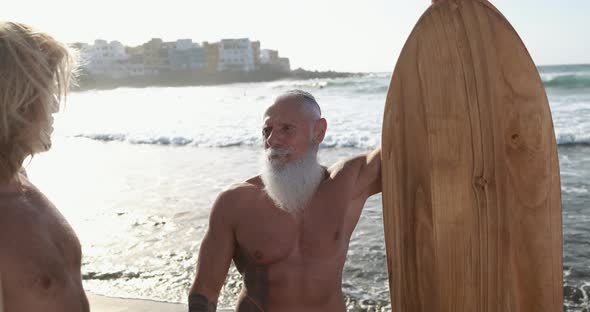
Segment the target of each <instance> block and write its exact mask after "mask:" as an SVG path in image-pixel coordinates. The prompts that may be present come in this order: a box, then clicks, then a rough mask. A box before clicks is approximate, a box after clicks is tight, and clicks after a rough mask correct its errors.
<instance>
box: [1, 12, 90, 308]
mask: <svg viewBox="0 0 590 312" xmlns="http://www.w3.org/2000/svg"><path fill="white" fill-rule="evenodd" d="M73 65H74V59H73V57H72V56H71V54H70V53H69V51H68V49H67V48H66V47H65V46H64V45H63V44H61V43H59V42H57V41H56V40H55V39H53V38H52V37H50V36H49V35H47V34H44V33H41V32H37V31H35V30H33V29H31V28H30V27H28V26H25V25H22V24H18V23H11V22H0V274H1V275H0V276H1V279H2V280H1V281H0V282H1V285H2V296H1V297H2V298H3V299H4V307H3V308H4V311H10V312H19V311H47V312H53V311H55V312H57V311H59V312H66V311H68V312H69V311H72V312H73V311H88V310H89V308H88V300H87V298H86V294H85V293H84V289H83V288H82V278H81V272H80V267H81V250H80V243H79V241H78V238H77V237H76V235H75V233H74V231H73V230H72V228H71V227H70V226H69V224H68V223H67V222H66V220H65V219H64V217H63V216H62V215H61V214H60V213H59V211H58V210H57V209H56V208H55V207H54V206H53V204H52V203H51V202H50V201H49V200H48V199H47V198H46V197H45V196H44V195H43V194H42V193H41V192H40V191H39V190H38V189H37V188H36V187H35V186H34V185H33V184H32V183H31V182H29V180H28V179H27V177H26V175H25V174H24V171H23V170H22V163H23V161H24V160H25V158H27V157H28V156H31V155H33V154H35V153H40V152H43V151H46V150H48V149H49V148H50V146H51V138H50V135H51V131H52V123H53V118H52V114H53V113H55V112H56V111H57V110H58V108H59V103H60V100H61V99H62V98H63V97H64V96H65V94H66V92H67V88H68V85H69V82H70V79H71V76H72V68H73ZM0 309H1V308H0Z"/></svg>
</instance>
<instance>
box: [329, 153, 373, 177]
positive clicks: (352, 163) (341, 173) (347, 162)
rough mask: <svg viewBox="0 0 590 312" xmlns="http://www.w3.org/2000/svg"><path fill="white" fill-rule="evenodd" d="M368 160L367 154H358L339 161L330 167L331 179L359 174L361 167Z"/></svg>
mask: <svg viewBox="0 0 590 312" xmlns="http://www.w3.org/2000/svg"><path fill="white" fill-rule="evenodd" d="M365 160H366V156H365V155H357V156H354V157H351V158H348V159H344V160H341V161H338V162H337V163H335V164H333V165H332V166H330V167H329V168H328V173H329V175H330V178H331V179H333V180H334V179H341V178H344V177H354V178H356V176H357V175H358V172H359V169H360V168H361V167H362V165H363V163H364V162H365Z"/></svg>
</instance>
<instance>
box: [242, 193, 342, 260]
mask: <svg viewBox="0 0 590 312" xmlns="http://www.w3.org/2000/svg"><path fill="white" fill-rule="evenodd" d="M264 204H266V203H264ZM321 204H323V202H321V201H316V202H313V203H312V204H311V205H310V206H309V207H307V208H306V209H305V210H303V211H300V212H299V213H298V214H296V215H294V214H290V213H288V212H286V211H282V210H280V209H279V208H276V207H275V206H269V207H266V206H262V207H260V206H259V207H256V209H251V211H250V212H249V213H248V214H245V215H244V216H242V217H241V218H239V223H238V226H237V227H236V233H235V236H236V241H237V244H238V246H239V248H240V250H241V251H242V252H244V253H245V254H246V255H247V256H248V258H249V262H255V263H257V264H262V265H265V264H272V263H276V262H280V261H286V260H291V261H296V260H297V259H300V258H307V259H310V258H312V259H318V260H321V259H322V258H333V257H334V256H336V255H340V254H342V253H344V254H345V253H346V248H347V242H348V239H349V238H350V233H349V232H348V229H347V228H346V224H345V221H346V213H345V212H346V207H336V206H326V205H321ZM324 204H325V203H324ZM267 205H268V204H267Z"/></svg>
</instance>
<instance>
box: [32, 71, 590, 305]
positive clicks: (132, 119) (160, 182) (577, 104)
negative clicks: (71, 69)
mask: <svg viewBox="0 0 590 312" xmlns="http://www.w3.org/2000/svg"><path fill="white" fill-rule="evenodd" d="M539 72H540V74H541V77H542V79H543V81H544V84H545V86H546V91H547V95H548V97H549V102H550V105H551V111H552V116H553V120H554V124H555V133H556V137H557V142H558V145H559V146H558V153H559V161H560V167H561V182H562V201H563V226H564V276H565V277H564V286H565V288H564V292H565V295H566V299H565V302H564V306H565V307H566V310H567V311H588V310H589V309H590V301H589V297H590V257H589V256H590V182H589V180H590V65H564V66H542V67H539ZM390 78H391V74H390V73H371V74H367V75H363V76H358V77H349V78H338V79H315V80H300V81H293V80H285V81H275V82H261V83H241V84H229V85H219V86H196V87H176V88H163V87H150V88H118V89H114V90H102V91H84V92H76V93H72V94H71V95H70V96H69V97H68V102H67V104H66V107H65V109H64V110H63V111H62V112H60V113H58V114H56V115H55V126H54V127H55V132H54V140H53V148H52V150H51V151H49V152H47V153H43V154H40V155H36V156H35V157H34V158H33V159H32V161H30V162H29V163H27V165H26V168H27V171H28V174H29V176H30V178H31V180H32V181H33V182H34V183H36V185H37V186H38V187H39V188H40V189H41V190H42V191H44V192H45V193H46V194H47V196H48V197H49V198H50V199H51V200H52V201H53V202H54V203H55V204H56V206H57V207H58V208H59V209H60V210H61V211H62V213H63V214H64V215H65V217H66V218H67V219H68V221H69V222H70V223H71V225H72V226H73V228H74V229H75V231H76V232H77V234H78V235H79V237H80V240H81V243H82V248H83V254H84V258H83V266H82V272H83V279H84V286H85V288H86V289H87V290H89V291H92V292H94V293H96V294H103V295H107V296H114V297H127V298H149V299H153V300H162V301H170V302H186V298H187V290H188V287H189V286H190V284H191V282H192V279H193V277H194V266H195V263H196V257H197V254H198V250H199V245H200V242H201V239H202V238H203V235H204V233H205V230H206V228H207V218H208V214H209V210H210V208H211V205H212V203H213V201H214V199H215V197H216V195H217V194H218V193H219V192H220V191H221V190H223V189H224V188H225V187H227V186H228V185H230V184H232V183H235V182H240V181H243V180H245V179H247V178H249V177H251V176H254V175H256V174H257V173H258V163H259V158H260V153H261V150H262V148H261V139H260V137H261V136H260V131H261V124H262V122H261V121H262V114H263V111H264V109H265V107H266V106H267V105H269V104H270V103H271V102H272V100H273V98H274V96H276V95H277V94H278V93H280V92H282V91H285V90H287V89H292V88H301V89H304V90H307V91H310V92H312V93H313V94H314V95H315V96H316V98H317V99H318V101H319V103H320V105H321V106H322V112H323V116H324V117H325V118H326V119H327V120H328V132H327V135H326V138H325V141H324V143H323V144H322V145H321V148H320V152H319V158H320V162H321V163H322V164H324V165H331V164H333V163H334V162H336V161H337V160H340V159H343V158H348V157H352V156H354V155H358V154H360V153H364V152H367V151H369V150H371V149H372V148H375V147H376V146H378V144H379V142H380V138H381V123H382V118H383V115H382V114H383V107H384V103H385V96H386V93H387V88H388V85H389V81H390ZM342 283H343V290H344V293H345V295H346V301H347V306H348V307H349V311H388V310H389V309H390V308H389V292H388V286H387V268H386V262H385V252H384V241H383V224H382V219H381V196H380V195H376V196H373V197H371V198H370V199H369V200H368V201H367V203H366V205H365V207H364V211H363V214H362V216H361V220H360V222H359V224H358V226H357V228H356V230H355V233H354V235H353V237H352V241H351V243H350V249H349V253H348V259H347V262H346V265H345V268H344V273H343V281H342ZM240 287H241V281H240V278H239V274H238V273H237V271H236V270H235V268H233V267H232V268H231V269H230V273H229V275H228V278H227V280H226V283H225V286H224V288H223V290H222V293H221V295H220V298H219V305H218V306H219V307H222V308H223V307H232V306H233V304H234V302H235V300H236V297H237V294H238V292H239V289H240ZM584 309H585V310H584Z"/></svg>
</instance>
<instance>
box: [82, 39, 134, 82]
mask: <svg viewBox="0 0 590 312" xmlns="http://www.w3.org/2000/svg"><path fill="white" fill-rule="evenodd" d="M81 58H82V66H83V67H84V68H85V69H86V70H87V71H88V72H89V73H90V74H92V75H99V76H106V77H109V78H115V79H117V78H126V77H130V76H142V75H144V66H143V61H139V60H137V58H136V57H133V58H132V57H131V56H130V55H128V54H127V53H126V52H125V47H124V46H123V44H121V43H120V42H119V41H111V42H107V41H106V40H95V41H94V44H93V45H88V46H86V47H84V48H83V49H82V51H81Z"/></svg>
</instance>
